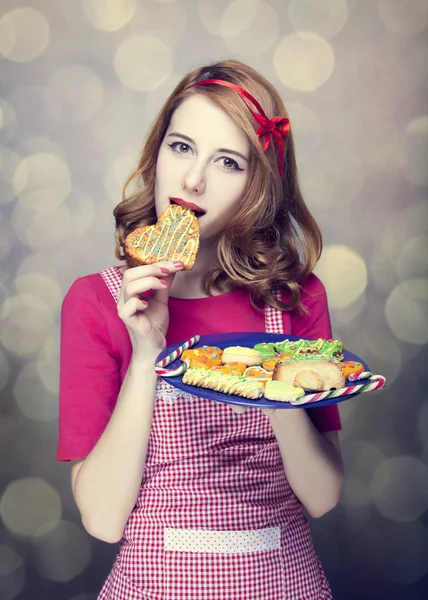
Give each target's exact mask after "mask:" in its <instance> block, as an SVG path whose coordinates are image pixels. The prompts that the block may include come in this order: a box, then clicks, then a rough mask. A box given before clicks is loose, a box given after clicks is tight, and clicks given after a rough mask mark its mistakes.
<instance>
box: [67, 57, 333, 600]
mask: <svg viewBox="0 0 428 600" xmlns="http://www.w3.org/2000/svg"><path fill="white" fill-rule="evenodd" d="M268 115H271V117H269V116H268ZM130 182H137V184H138V185H137V189H136V190H135V191H134V192H133V193H132V194H130V195H129V196H127V195H126V189H127V185H126V186H125V190H124V197H123V200H122V202H121V203H120V204H119V205H118V206H117V207H116V209H115V212H114V214H115V218H116V233H117V235H116V256H117V257H118V258H119V259H120V260H125V261H126V263H125V265H124V266H122V267H111V268H109V269H106V270H105V271H103V272H102V273H97V274H92V275H88V276H85V277H82V278H80V279H78V280H77V281H76V282H74V284H73V285H72V286H71V289H70V290H69V292H68V294H67V296H66V298H65V299H64V303H63V311H62V337H61V390H60V440H59V450H58V459H59V460H71V461H72V489H73V495H74V498H75V500H76V503H77V506H78V508H79V510H80V513H81V516H82V522H83V524H84V526H85V528H86V529H87V531H88V532H89V533H90V534H91V535H93V536H95V537H97V538H99V539H102V540H105V541H107V542H113V543H114V542H118V541H120V545H119V549H118V553H117V557H116V560H115V563H114V565H113V567H112V569H111V572H110V574H109V576H108V578H107V580H106V582H105V584H104V586H103V589H102V591H101V592H100V595H99V599H100V600H107V599H110V600H113V599H114V600H119V599H121V600H125V599H126V600H130V599H132V600H134V599H141V598H145V599H149V598H150V599H153V600H154V599H156V600H160V599H161V598H162V599H166V600H172V599H173V598H174V599H176V598H180V599H186V600H190V599H192V600H193V599H200V598H222V599H223V600H241V599H242V600H244V599H245V600H251V599H253V598H254V599H257V600H261V599H263V600H280V599H281V600H283V599H284V598H293V599H294V598H302V599H305V600H309V599H310V598H314V599H315V598H316V599H326V598H331V597H332V596H331V591H330V588H329V585H328V583H327V581H326V578H325V575H324V572H323V569H322V566H321V564H320V561H319V559H318V557H317V555H316V554H315V552H314V549H313V545H312V540H311V535H310V529H309V524H308V521H307V519H306V517H305V516H304V515H303V513H302V507H305V508H306V510H307V511H308V513H309V514H310V515H311V516H312V517H319V516H322V515H323V514H325V513H326V512H327V511H329V510H331V509H332V508H333V507H334V506H335V505H336V504H337V502H338V499H339V496H340V490H341V486H342V482H343V464H342V459H341V454H340V448H339V442H338V433H337V432H338V430H339V429H340V427H341V426H340V418H339V414H338V410H337V406H336V405H334V406H328V407H323V408H312V409H310V410H305V409H300V410H277V411H263V410H260V409H256V408H252V409H248V410H245V409H244V413H245V414H242V413H243V411H242V409H241V408H240V407H231V406H228V405H226V404H223V403H216V402H213V401H212V400H207V399H204V398H199V397H196V396H190V395H189V394H185V393H183V392H181V391H180V390H177V389H175V388H172V387H171V386H170V385H169V384H168V383H166V382H165V381H162V380H159V381H158V380H157V376H156V374H155V372H154V363H155V360H156V357H157V356H158V354H159V353H160V352H161V351H162V350H163V349H164V348H165V346H166V345H171V344H174V343H177V342H179V341H182V340H184V339H187V338H189V337H191V336H193V335H196V334H199V335H206V334H211V333H221V332H234V331H248V332H257V331H267V332H276V333H284V334H292V335H298V336H302V337H310V338H318V337H324V338H330V337H331V335H332V334H331V326H330V319H329V313H328V306H327V299H326V294H325V289H324V287H323V285H322V283H321V281H320V280H319V279H318V278H317V277H316V276H315V275H314V274H313V273H312V270H313V268H314V266H315V264H316V262H317V260H318V258H319V256H320V253H321V234H320V231H319V228H318V226H317V225H316V223H315V221H314V219H313V217H312V216H311V214H310V212H309V210H308V208H307V207H306V205H305V203H304V201H303V198H302V196H301V193H300V191H299V187H298V182H297V169H296V162H295V156H294V147H293V141H292V134H291V131H290V127H289V122H288V117H287V112H286V110H285V107H284V105H283V103H282V101H281V99H280V97H279V95H278V93H277V92H276V90H275V89H274V88H273V86H272V85H271V84H270V83H269V82H268V81H266V79H264V78H263V77H262V76H261V75H260V74H258V73H257V72H256V71H254V70H253V69H251V68H250V67H248V66H247V65H244V64H242V63H240V62H237V61H231V60H229V61H221V62H219V63H216V64H213V65H209V66H206V67H202V68H198V69H195V70H193V71H192V72H191V73H189V74H188V75H186V76H185V77H184V78H183V80H182V81H181V82H180V83H179V84H178V86H177V87H176V89H175V90H174V91H173V92H172V94H171V96H170V97H169V98H168V100H167V101H166V103H165V105H164V106H163V108H162V109H161V111H160V113H159V115H158V117H157V118H156V119H155V121H154V123H153V125H152V128H151V130H150V132H149V135H148V138H147V141H146V143H145V146H144V150H143V153H142V155H141V158H140V161H139V165H138V169H137V170H136V172H135V173H134V174H133V175H132V176H131V178H130V179H129V180H128V182H127V184H129V183H130ZM171 202H177V203H179V204H182V205H189V203H191V205H192V206H193V208H194V209H195V210H197V211H198V214H202V216H200V217H199V226H200V248H199V251H198V255H197V259H196V263H195V266H194V268H193V269H192V270H191V271H184V270H183V265H182V263H179V262H176V263H172V262H167V261H163V262H159V263H157V264H155V265H145V266H133V265H134V263H132V262H131V261H130V260H128V259H127V258H126V257H125V255H124V254H123V247H124V240H125V238H126V235H127V234H128V233H130V232H131V231H132V230H133V229H135V228H136V227H137V226H141V225H151V224H154V223H155V222H156V220H157V218H158V217H159V215H160V214H161V212H162V211H163V210H164V209H165V208H167V207H168V205H169V204H170V203H171ZM231 408H232V410H231Z"/></svg>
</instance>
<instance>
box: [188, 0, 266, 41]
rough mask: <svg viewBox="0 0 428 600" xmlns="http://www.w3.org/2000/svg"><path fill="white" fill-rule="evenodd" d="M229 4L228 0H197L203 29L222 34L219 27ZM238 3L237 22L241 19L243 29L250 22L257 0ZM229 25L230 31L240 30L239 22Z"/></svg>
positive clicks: (244, 0) (214, 33)
mask: <svg viewBox="0 0 428 600" xmlns="http://www.w3.org/2000/svg"><path fill="white" fill-rule="evenodd" d="M230 4H231V2H230V0H216V2H213V1H212V0H198V14H199V18H200V20H201V22H202V25H203V26H204V27H205V29H206V30H207V31H208V32H209V33H211V34H212V35H218V36H219V35H222V33H221V28H222V25H224V18H223V15H224V14H225V12H226V11H227V10H228V8H229V6H230ZM240 4H241V7H242V11H241V14H240V15H239V22H241V21H242V23H243V25H242V29H245V27H248V26H249V25H250V24H251V22H252V19H253V18H254V15H255V13H256V10H257V4H258V0H242V2H241V3H240ZM230 27H231V29H230V31H231V32H233V31H236V32H237V33H239V32H240V31H241V28H240V26H239V24H231V25H230ZM223 35H224V34H223ZM235 35H236V34H235Z"/></svg>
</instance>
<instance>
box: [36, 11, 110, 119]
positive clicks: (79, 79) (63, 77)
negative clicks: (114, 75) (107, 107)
mask: <svg viewBox="0 0 428 600" xmlns="http://www.w3.org/2000/svg"><path fill="white" fill-rule="evenodd" d="M118 6H122V4H118ZM46 92H47V94H48V95H49V96H50V97H53V98H54V99H55V100H56V101H57V102H58V103H60V105H61V106H62V108H63V115H64V118H65V119H66V120H67V122H69V121H70V120H71V119H76V120H78V121H87V120H88V119H90V118H91V117H93V116H94V114H95V113H96V112H97V111H98V109H99V108H100V106H101V104H102V103H103V101H104V83H103V80H102V79H101V77H100V76H99V75H97V73H95V71H93V70H92V69H90V68H89V67H86V66H84V65H71V66H68V67H64V68H63V69H59V70H58V71H55V72H54V74H53V75H52V77H51V78H50V80H49V82H48V85H47V89H46Z"/></svg>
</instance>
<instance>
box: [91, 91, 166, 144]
mask: <svg viewBox="0 0 428 600" xmlns="http://www.w3.org/2000/svg"><path fill="white" fill-rule="evenodd" d="M159 108H160V107H158V109H159ZM143 118H145V115H144V110H143V108H142V100H141V99H140V98H138V101H137V99H136V97H135V94H132V92H131V91H130V90H128V89H127V88H126V87H124V86H116V87H110V88H108V89H107V90H106V97H105V99H104V104H103V105H102V107H101V109H100V110H99V112H98V113H97V115H96V118H95V123H94V127H93V134H92V136H91V141H92V144H93V147H94V148H95V149H96V150H97V151H98V152H101V153H103V155H105V154H106V152H108V151H110V152H114V153H116V152H117V148H121V147H123V146H126V145H128V144H131V143H132V142H133V141H135V144H136V146H137V147H138V148H140V147H141V145H142V140H143V137H144V135H145V133H146V129H147V126H148V123H146V122H144V121H143V120H142V119H143ZM137 154H138V153H137Z"/></svg>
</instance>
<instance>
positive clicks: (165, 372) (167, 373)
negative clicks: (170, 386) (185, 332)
mask: <svg viewBox="0 0 428 600" xmlns="http://www.w3.org/2000/svg"><path fill="white" fill-rule="evenodd" d="M199 339H200V336H199V335H195V336H194V337H191V338H190V339H188V340H187V341H186V342H184V344H181V346H178V348H176V349H175V350H174V351H173V352H171V354H168V356H165V358H163V359H162V360H160V361H158V362H157V363H156V365H155V372H156V374H157V375H161V376H162V377H176V376H177V375H182V374H183V373H184V372H185V371H186V369H187V367H188V363H187V362H183V364H182V365H180V366H179V367H177V368H176V369H165V367H166V366H167V365H169V364H170V363H172V362H174V360H176V359H177V358H179V357H180V356H181V355H182V354H183V352H184V351H185V350H187V349H188V348H191V347H192V346H194V345H195V344H197V343H198V342H199Z"/></svg>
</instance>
